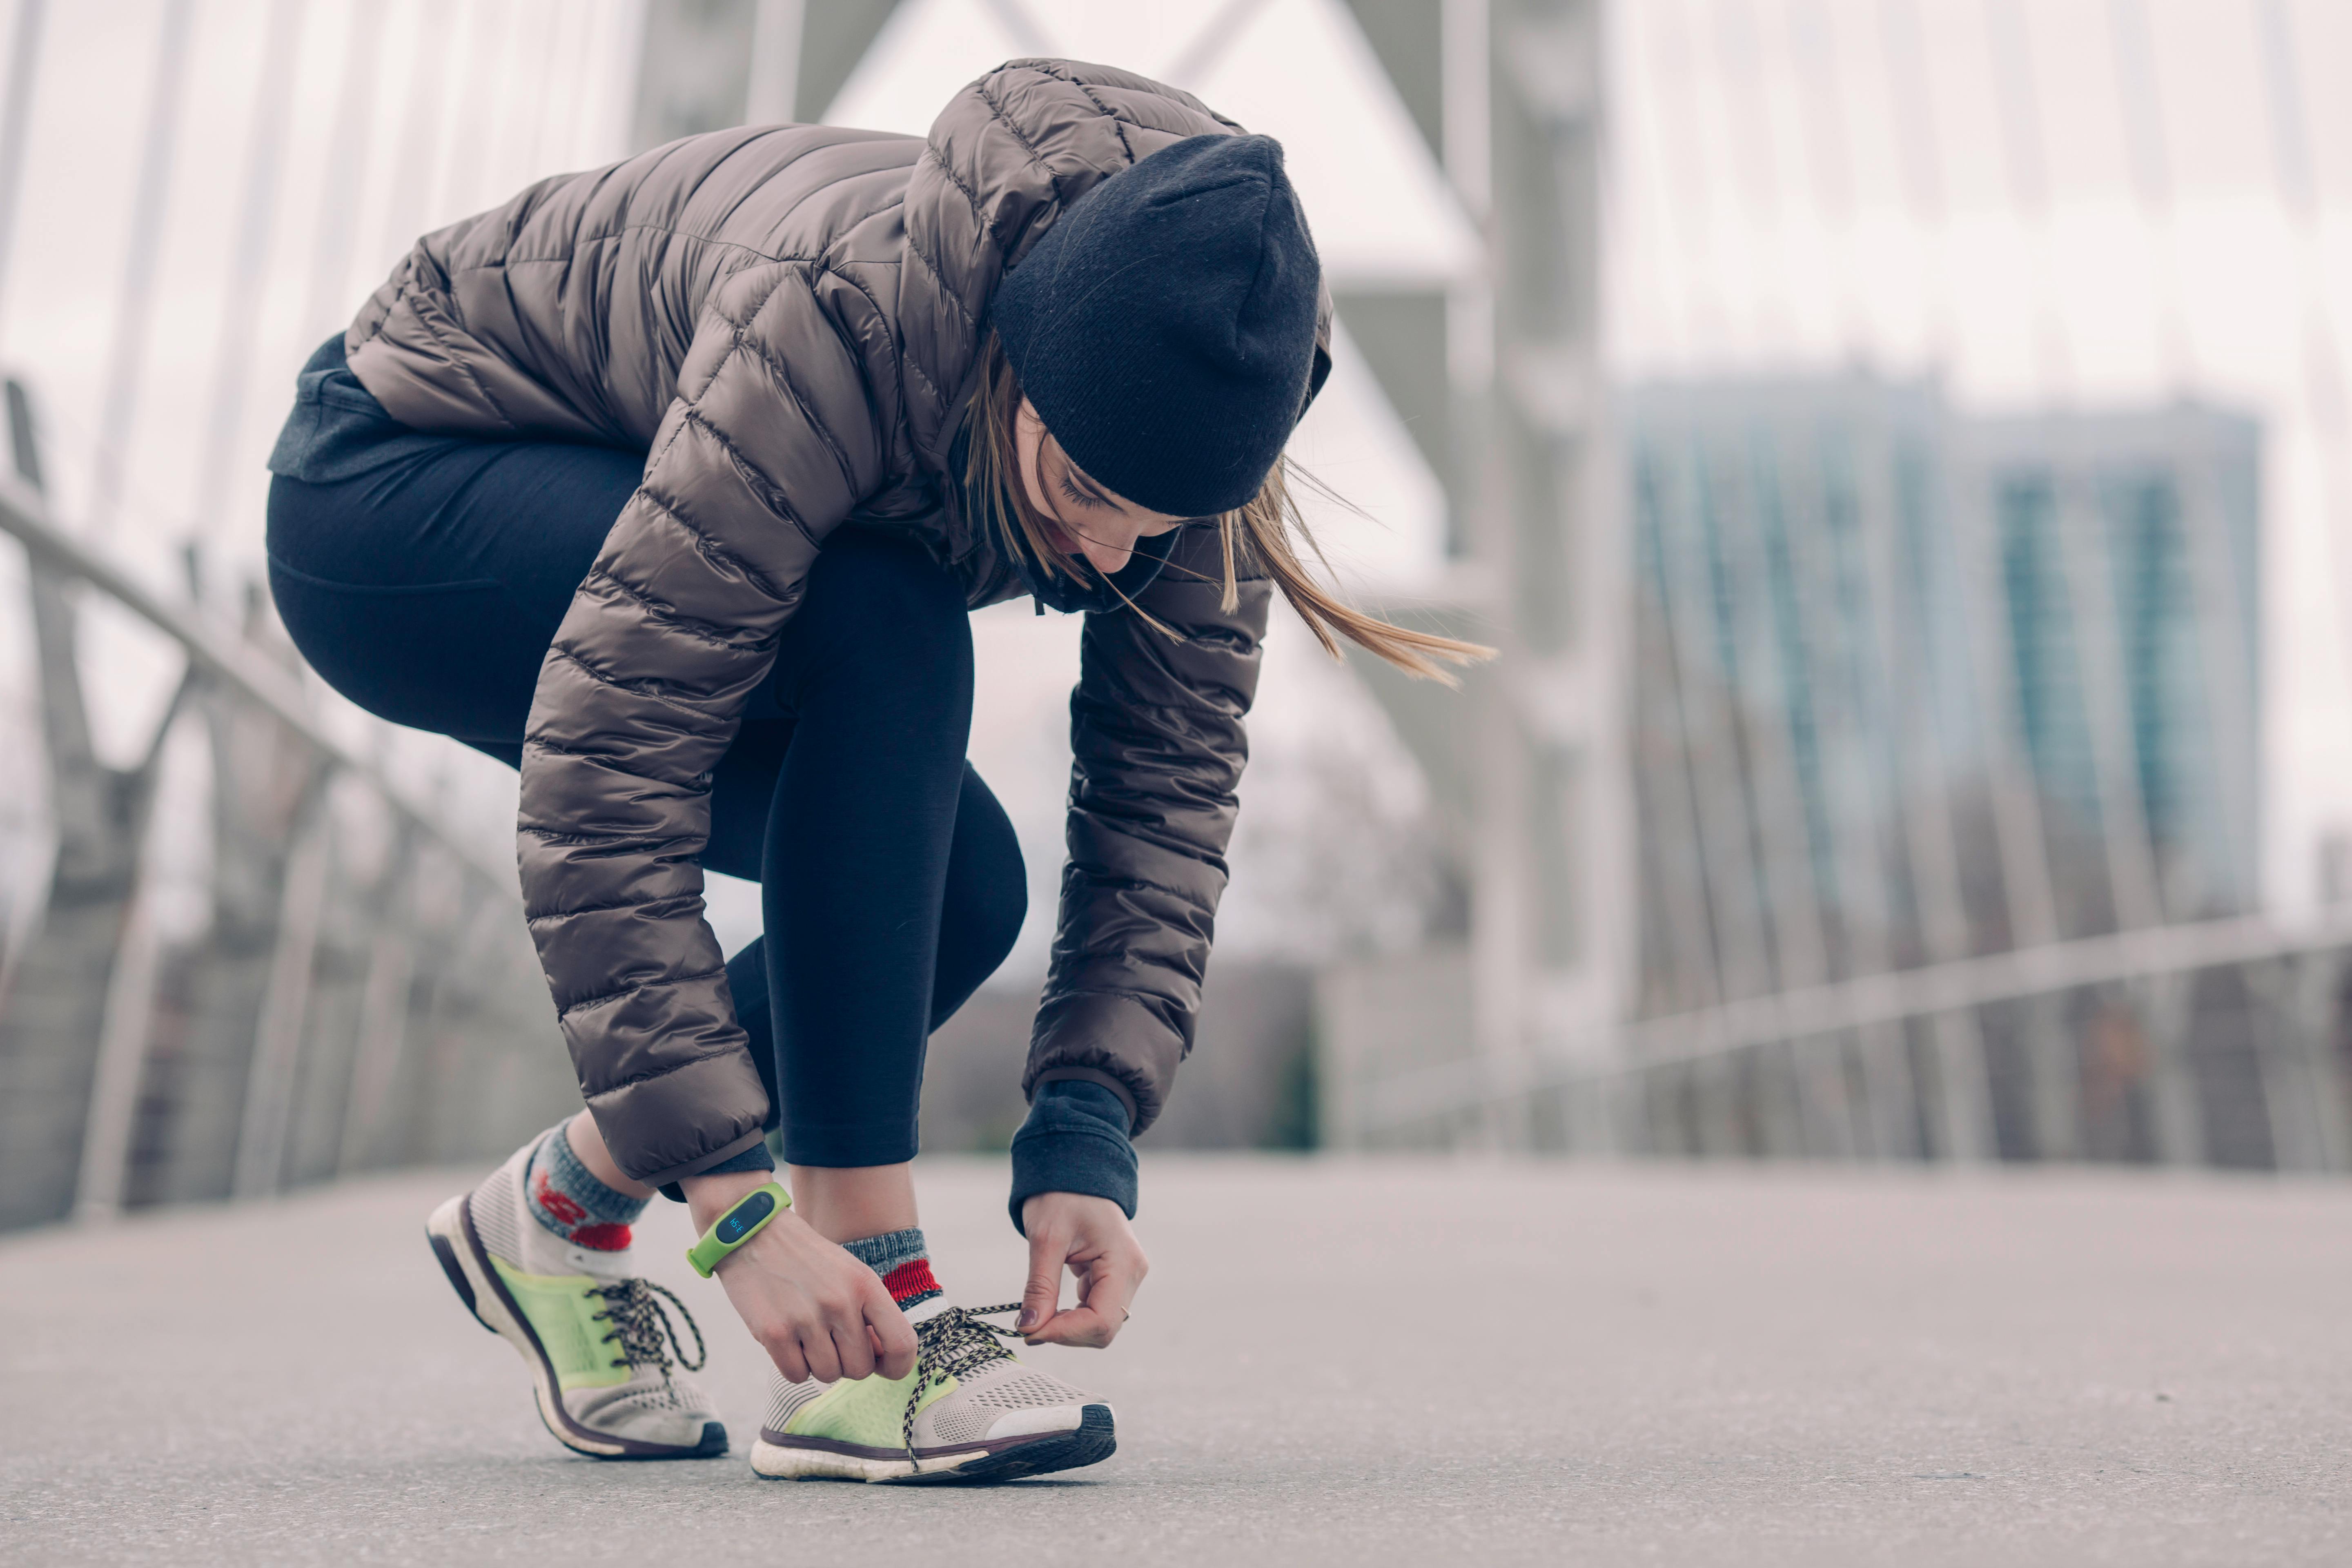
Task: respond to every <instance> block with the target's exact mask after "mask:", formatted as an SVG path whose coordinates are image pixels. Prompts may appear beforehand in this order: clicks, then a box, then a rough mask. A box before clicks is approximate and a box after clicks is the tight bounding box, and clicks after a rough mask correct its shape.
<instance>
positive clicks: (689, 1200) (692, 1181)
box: [678, 1171, 775, 1234]
mask: <svg viewBox="0 0 2352 1568" xmlns="http://www.w3.org/2000/svg"><path fill="white" fill-rule="evenodd" d="M774 1180H775V1173H773V1172H772V1171H720V1172H715V1173H708V1172H707V1173H704V1174H702V1175H699V1176H688V1177H686V1178H684V1179H683V1180H681V1181H680V1182H679V1183H678V1185H679V1186H680V1187H681V1188H682V1189H684V1191H685V1193H686V1207H687V1212H688V1213H689V1214H691V1215H693V1216H694V1228H695V1230H696V1232H697V1233H698V1234H699V1233H700V1232H702V1231H706V1230H709V1228H710V1227H711V1226H714V1225H716V1224H718V1223H719V1215H723V1214H725V1213H726V1212H727V1211H728V1210H729V1209H731V1208H733V1207H734V1206H735V1205H737V1204H739V1203H741V1202H742V1201H743V1200H744V1199H745V1198H746V1197H748V1196H750V1195H751V1194H753V1193H756V1192H758V1191H759V1190H760V1189H761V1187H764V1186H766V1185H767V1184H769V1183H770V1182H772V1181H774Z"/></svg>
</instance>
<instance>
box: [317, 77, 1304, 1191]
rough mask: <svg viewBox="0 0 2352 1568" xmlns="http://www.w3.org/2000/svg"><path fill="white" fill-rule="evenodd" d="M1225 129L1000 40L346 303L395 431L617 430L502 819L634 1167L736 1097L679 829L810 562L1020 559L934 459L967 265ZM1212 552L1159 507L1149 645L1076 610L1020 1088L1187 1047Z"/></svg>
mask: <svg viewBox="0 0 2352 1568" xmlns="http://www.w3.org/2000/svg"><path fill="white" fill-rule="evenodd" d="M1238 130H1239V127H1237V126H1235V125H1234V124H1233V123H1232V122H1231V121H1226V120H1223V119H1221V118H1219V117H1218V116H1216V115H1214V114H1213V113H1212V112H1211V111H1210V110H1207V109H1206V108H1204V107H1203V106H1202V104H1201V103H1200V102H1199V101H1198V100H1195V99H1193V98H1192V97H1191V96H1189V95H1188V94H1185V93H1182V92H1179V91H1177V90H1175V89H1171V88H1167V87H1163V86H1160V84H1159V83H1156V82H1152V81H1149V80H1146V79H1143V78H1141V77H1137V76H1133V75H1130V74H1129V73H1127V72H1124V71H1119V70H1115V69H1111V68H1106V67H1102V66H1089V65H1079V64H1076V63H1073V62H1070V61H1066V60H1044V59H1033V60H1016V61H1013V63H1011V64H1009V65H1006V66H1004V67H1003V68H1000V69H998V70H996V71H993V72H992V73H991V74H989V75H988V76H986V77H983V78H982V79H980V80H979V81H976V82H974V83H973V84H972V85H971V86H970V87H968V88H966V89H963V90H962V91H961V92H960V93H958V94H957V95H956V97H955V98H954V99H953V100H951V101H950V103H949V104H948V106H947V108H946V110H944V111H943V112H942V113H941V114H940V118H939V120H938V122H937V123H936V124H935V125H934V126H933V127H932V129H931V132H930V135H929V138H928V139H926V140H917V139H915V138H912V137H905V136H891V135H883V134H878V133H875V132H860V131H845V130H840V129H837V128H834V127H826V126H778V127H768V128H764V129H761V128H747V129H742V130H736V131H727V132H715V133H712V134H710V135H706V136H698V137H692V138H689V139H688V140H686V141H683V142H673V143H671V144H670V145H669V146H667V147H662V148H658V149H656V150H655V151H653V152H651V153H645V154H644V155H642V156H640V157H636V158H633V159H630V160H629V161H628V162H626V163H620V164H616V165H614V166H613V167H610V168H605V169H598V170H593V171H591V172H589V173H587V174H572V175H564V176H560V177H557V178H554V179H551V180H546V181H543V182H541V184H537V185H534V186H532V187H531V188H530V190H528V191H525V192H524V193H523V194H522V195H520V196H518V197H517V198H515V199H514V200H513V201H512V202H509V204H507V205H505V206H503V207H500V208H499V209H497V210H495V211H492V212H488V213H485V214H483V215H481V216H478V217H473V218H469V219H467V220H466V221H465V222H463V223H459V224H457V225H454V226H451V227H449V228H446V229H443V230H441V231H439V232H438V233H436V234H433V235H429V236H427V237H425V239H423V240H421V241H419V242H418V244H417V246H416V247H415V250H414V251H413V252H412V253H411V254H410V255H409V256H408V258H406V259H405V260H404V262H403V263H402V264H401V266H400V268H398V269H397V270H396V271H395V272H394V274H393V277H392V279H391V280H390V281H389V282H387V283H386V284H385V285H384V286H383V288H382V289H378V290H377V291H376V293H375V295H374V297H373V299H371V300H369V302H368V304H367V307H366V308H365V309H364V310H362V311H361V313H360V316H359V319H358V320H357V321H354V322H353V323H352V328H351V331H350V332H349V334H348V337H347V340H346V346H347V348H348V350H349V353H350V360H351V368H352V372H353V374H356V375H357V376H358V377H359V378H360V380H361V381H362V383H363V384H365V385H366V386H367V388H368V390H369V391H370V392H372V393H373V394H374V395H375V396H376V397H377V398H378V399H379V400H381V401H382V402H383V405H384V407H385V408H386V409H387V410H389V411H390V412H391V413H392V415H393V416H394V417H395V418H397V419H399V420H401V421H402V422H403V423H404V424H407V425H410V426H415V427H417V428H419V429H426V430H444V431H453V432H464V433H467V434H474V435H486V436H517V437H520V436H530V437H559V438H566V439H573V440H583V441H595V442H604V443H610V444H615V445H625V446H630V447H638V448H643V449H646V451H647V453H648V456H647V458H646V475H645V482H644V484H643V486H642V488H640V489H638V491H637V493H636V495H635V497H634V498H633V499H632V500H630V502H629V504H628V507H627V508H626V509H625V510H624V511H623V512H622V513H621V516H620V519H619V521H617V522H616V523H615V524H614V528H613V531H612V534H611V536H610V537H609V538H608V539H607V540H606V542H605V544H604V552H603V553H602V554H601V555H599V556H598V557H597V560H596V564H595V566H594V567H593V570H592V571H591V573H590V574H589V576H588V578H587V580H586V581H585V582H584V583H583V584H581V587H580V591H579V595H578V596H577V597H576V598H575V599H574V600H573V601H572V609H571V612H570V613H569V614H568V615H567V616H565V617H564V620H563V624H562V628H561V630H560V631H559V632H558V633H557V635H556V638H555V643H554V646H553V647H551V649H550V650H549V653H548V657H547V662H546V665H545V666H544V667H543V668H542V669H541V673H540V678H539V690H538V695H537V698H536V700H534V701H533V703H532V705H531V713H530V730H529V736H528V741H527V743H526V746H525V749H524V755H523V763H522V809H521V820H520V858H521V865H522V884H523V894H524V900H525V902H526V904H527V906H528V909H529V911H530V925H531V931H532V934H533V935H534V936H535V937H536V938H537V940H538V943H539V951H540V955H541V961H542V963H544V965H545V967H546V971H547V976H548V983H549V985H550V987H551V990H552V991H553V993H554V996H555V1004H556V1008H557V1011H558V1013H559V1015H560V1016H561V1017H562V1025H563V1031H564V1036H565V1038H566V1041H567V1042H568V1044H569V1045H570V1047H571V1050H572V1061H573V1063H574V1065H575V1066H576V1067H577V1068H578V1070H579V1074H580V1082H581V1087H582V1089H583V1091H584V1092H585V1093H586V1095H587V1099H588V1104H589V1106H590V1107H591V1109H592V1110H593V1111H594V1113H595V1116H596V1122H597V1125H598V1127H599V1128H600V1129H602V1131H603V1132H604V1138H605V1141H606V1142H607V1143H609V1144H610V1145H611V1148H612V1151H613V1153H614V1158H615V1159H616V1160H617V1161H618V1162H619V1163H620V1165H621V1167H622V1169H624V1170H625V1171H626V1172H628V1173H630V1174H631V1175H633V1176H635V1177H636V1178H637V1179H639V1180H641V1181H646V1182H652V1183H666V1182H670V1181H674V1180H676V1179H677V1178H679V1177H681V1176H686V1175H691V1174H692V1173H695V1172H697V1171H699V1170H701V1169H703V1168H705V1167H706V1166H709V1165H712V1164H715V1163H719V1161H721V1160H724V1159H726V1158H728V1157H730V1156H731V1155H733V1154H735V1153H737V1152H740V1151H741V1150H743V1149H745V1148H747V1147H749V1146H750V1145H751V1143H752V1142H754V1141H755V1140H756V1139H758V1138H759V1136H760V1135H761V1133H760V1129H761V1121H762V1120H763V1119H764V1117H765V1116H766V1114H767V1110H768V1103H767V1097H766V1094H765V1091H764V1090H763V1089H761V1083H760V1079H759V1075H758V1074H757V1073H756V1072H755V1071H754V1069H753V1068H752V1065H751V1057H750V1054H749V1052H748V1051H747V1049H746V1047H745V1040H744V1036H743V1033H742V1031H741V1030H740V1028H739V1027H738V1026H737V1025H736V1022H735V1015H734V1008H733V1005H732V1002H731V1000H730V997H729V994H728V990H727V978H726V972H725V970H724V968H723V966H722V964H721V961H720V960H721V955H720V952H719V946H718V943H717V942H716V940H715V939H714V938H713V937H712V935H711V932H710V928H709V925H708V924H707V923H705V921H704V920H703V918H702V912H703V907H702V872H701V868H700V866H699V864H698V857H699V855H700V853H701V850H702V847H703V844H704V841H705V837H706V835H707V833H708V830H709V804H708V800H707V790H708V780H709V773H710V770H711V768H712V767H713V766H714V765H715V764H716V763H718V761H719V757H720V756H721V755H722V754H723V753H724V752H726V750H727V747H728V744H729V742H730V740H731V739H732V737H733V734H734V731H735V726H736V721H737V719H738V717H739V715H740V711H741V708H742V704H743V702H744V701H745V700H746V699H747V698H748V697H749V695H750V693H751V690H752V689H753V688H755V687H756V686H757V685H758V684H759V682H760V680H761V677H762V676H763V675H764V674H765V673H766V671H767V668H768V666H769V663H770V661H771V659H772V656H773V650H774V648H775V645H776V637H777V633H778V631H779V629H780V628H781V627H782V625H783V623H784V621H785V620H786V618H787V617H789V616H791V614H792V613H793V606H794V605H796V604H797V603H798V602H799V599H800V596H801V593H802V589H803V583H804V581H805V579H806V576H807V574H808V570H809V566H810V563H811V562H812V561H813V560H814V557H815V555H816V552H817V551H818V550H819V549H821V548H822V547H823V546H824V541H825V538H826V536H827V535H828V534H830V533H831V532H832V531H834V530H835V528H837V527H839V526H841V525H842V524H843V523H845V522H855V523H860V524H868V525H877V526H892V527H900V528H905V529H908V530H910V531H915V532H916V533H917V534H918V535H919V537H921V538H922V539H924V540H925V541H926V542H927V543H928V544H929V546H930V547H931V549H932V550H933V552H935V553H936V554H937V555H938V556H939V557H940V559H941V560H942V561H945V562H947V563H950V564H951V565H952V566H954V567H955V569H956V570H957V571H958V572H959V573H960V574H961V577H962V580H963V581H964V582H965V584H967V588H968V591H969V594H970V597H971V602H972V603H973V604H974V605H981V604H985V603H991V602H993V601H995V600H997V599H1002V598H1005V597H1008V596H1010V595H1011V594H1012V593H1013V592H1015V591H1017V580H1016V579H1015V578H1014V576H1013V574H1012V573H1011V571H1010V570H1009V569H1008V566H1007V564H1006V563H1005V562H1004V561H1003V558H1002V556H1001V554H1000V552H998V551H997V550H996V549H995V548H994V547H992V544H991V543H990V542H989V540H988V539H987V538H986V537H985V536H984V533H983V531H982V529H981V528H980V527H979V526H978V525H977V524H976V522H974V521H971V520H968V519H967V518H965V516H964V515H963V509H962V507H961V505H960V487H958V486H956V485H954V484H950V483H949V482H947V479H946V465H947V460H948V452H949V448H950V444H951V443H952V442H953V440H954V438H955V435H956V430H957V426H958V425H959V424H960V422H961V417H962V413H963V410H964V408H965V405H966V404H967V401H968V399H969V397H970V395H971V388H972V384H973V381H974V379H975V377H976V374H977V370H978V366H977V363H976V361H977V357H978V349H979V345H980V341H981V338H980V334H981V331H982V320H983V318H984V316H985V314H986V310H987V306H988V300H989V298H990V295H991V294H992V292H993V290H994V289H995V287H996V283H997V279H999V278H1000V277H1001V276H1002V275H1003V272H1004V270H1005V269H1006V268H1009V267H1011V266H1013V264H1014V263H1016V262H1018V261H1019V259H1020V258H1021V257H1022V256H1023V255H1024V253H1025V251H1026V250H1027V248H1028V247H1029V246H1030V245H1031V244H1032V243H1034V240H1035V239H1036V238H1037V237H1038V236H1039V235H1040V234H1042V233H1044V232H1045V229H1046V227H1047V226H1050V225H1051V224H1052V223H1053V222H1054V221H1055V216H1057V215H1058V213H1059V212H1060V211H1061V209H1062V208H1063V206H1064V205H1066V204H1067V203H1069V202H1071V201H1073V200H1075V199H1076V197H1077V196H1079V195H1082V194H1084V193H1085V192H1086V191H1087V190H1088V189H1089V188H1091V187H1092V186H1093V185H1094V184H1095V183H1096V182H1097V181H1099V180H1101V179H1102V178H1103V177H1105V176H1106V175H1108V174H1114V173H1116V172H1118V170H1119V169H1122V168H1124V167H1126V166H1127V165H1128V164H1129V163H1133V162H1134V161H1135V160H1137V159H1139V158H1141V157H1144V156H1146V155H1147V154H1149V153H1153V152H1156V151H1158V150H1159V149H1160V148H1162V147H1165V146H1167V145H1169V144H1170V143H1171V142H1177V141H1180V140H1181V139H1183V138H1185V137H1189V136H1197V135H1202V134H1208V133H1215V132H1236V131H1238ZM1323 336H1324V341H1325V342H1328V301H1327V306H1326V326H1325V331H1324V334H1323ZM1215 544H1216V542H1215V540H1214V537H1213V531H1212V530H1208V529H1200V528H1194V529H1187V530H1185V531H1184V537H1183V539H1182V541H1181V543H1180V545H1179V549H1178V552H1177V553H1176V555H1175V557H1174V558H1172V559H1171V563H1170V565H1169V568H1168V570H1166V571H1165V572H1164V573H1163V574H1161V575H1160V579H1159V581H1158V582H1157V584H1155V585H1154V586H1153V587H1151V588H1150V590H1149V591H1148V592H1147V593H1146V594H1145V595H1142V597H1141V599H1140V601H1139V602H1140V604H1141V605H1142V607H1143V608H1144V609H1146V610H1148V611H1149V612H1150V614H1151V615H1152V616H1155V617H1157V618H1158V619H1160V621H1162V622H1163V623H1165V624H1166V625H1168V626H1171V627H1172V628H1174V629H1176V630H1177V631H1179V632H1180V633H1181V634H1182V635H1183V640H1182V641H1181V643H1171V642H1169V641H1168V640H1167V639H1166V638H1164V637H1160V636H1159V635H1158V634H1156V633H1154V632H1152V631H1151V630H1150V628H1149V627H1147V626H1143V625H1142V624H1140V622H1139V620H1138V619H1137V617H1136V616H1134V615H1133V614H1132V613H1127V612H1122V613H1119V614H1115V615H1114V614H1097V615H1090V616H1088V617H1087V626H1086V629H1085V635H1084V639H1083V648H1084V652H1083V655H1082V658H1081V665H1080V676H1079V680H1078V686H1077V690H1076V695H1075V696H1074V698H1073V700H1072V704H1071V732H1072V739H1073V742H1074V745H1075V749H1076V767H1075V769H1074V772H1073V777H1072V781H1071V794H1070V813H1069V850H1070V861H1069V866H1068V868H1067V870H1066V873H1065V875H1064V879H1063V887H1062V909H1061V924H1060V928H1059V934H1058V936H1057V937H1056V940H1055V943H1054V952H1053V962H1052V968H1051V972H1050V973H1049V976H1048V979H1047V982H1046V986H1045V996H1044V1000H1043V1002H1042V1004H1041V1005H1040V1007H1039V1010H1038V1015H1037V1022H1036V1026H1035V1030H1034V1034H1033V1037H1032V1039H1031V1043H1030V1050H1029V1065H1028V1070H1027V1072H1026V1074H1025V1076H1024V1088H1025V1089H1034V1087H1035V1085H1036V1083H1037V1082H1038V1081H1039V1079H1040V1078H1041V1077H1046V1078H1053V1077H1084V1078H1091V1079H1096V1080H1097V1081H1100V1082H1103V1083H1105V1084H1107V1085H1108V1086H1109V1087H1111V1088H1113V1089H1115V1090H1116V1091H1117V1092H1118V1094H1119V1096H1120V1097H1121V1098H1122V1099H1123V1100H1127V1101H1129V1103H1130V1104H1131V1106H1132V1107H1133V1110H1134V1113H1135V1114H1134V1120H1135V1123H1136V1128H1137V1131H1141V1129H1142V1128H1143V1127H1145V1126H1148V1125H1150V1121H1152V1119H1153V1118H1154V1117H1155V1116H1156V1115H1157V1114H1158V1113H1159V1110H1160V1106H1161V1104H1162V1102H1163V1100H1164V1099H1165V1097H1166V1095H1167V1092H1168V1088H1169V1083H1170V1080H1171V1078H1172V1077H1173V1075H1174V1073H1175V1070H1176V1064H1177V1063H1178V1062H1179V1061H1180V1060H1181V1058H1183V1056H1184V1054H1185V1052H1186V1051H1187V1049H1189V1047H1190V1045H1191V1041H1192V1020H1193V1016H1194V1013H1195V1011H1196V1009H1197V1007H1198V1005H1199V1001H1200V989H1201V978H1202V971H1203V969H1204V967H1205V965H1206V963H1207V961H1208V953H1209V943H1210V934H1211V923H1212V921H1213V916H1214V914H1215V910H1216V907H1217V900H1218V897H1219V895H1220V894H1221V893H1222V892H1223V888H1224V882H1225V866H1224V861H1223V852H1224V847H1225V842H1226V839H1227V837H1228V836H1229V835H1230V833H1231V831H1232V827H1233V820H1234V785H1235V784H1236V783H1237V782H1238V780H1239V778H1240V774H1241V770H1242V764H1243V763H1244V759H1245V756H1246V747H1245V744H1244V738H1243V732H1242V717H1243V715H1244V712H1245V711H1246V710H1248V707H1249V703H1250V700H1251V697H1252V695H1253V693H1254V691H1255V687H1256V681H1257V669H1258V643H1259V638H1260V637H1262V636H1263V634H1264V632H1265V619H1266V607H1267V602H1268V594H1269V590H1268V587H1267V584H1265V582H1264V581H1263V580H1262V579H1255V580H1250V581H1245V582H1244V584H1243V585H1242V593H1241V599H1240V605H1239V606H1238V608H1236V609H1234V610H1232V611H1226V610H1223V609H1221V608H1220V607H1219V601H1220V597H1221V592H1220V582H1221V580H1222V566H1221V561H1220V557H1219V555H1218V552H1217V550H1216V548H1215ZM1204 579H1205V580H1204ZM809 828H810V831H812V832H822V831H824V825H823V824H821V823H813V824H810V825H809Z"/></svg>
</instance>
